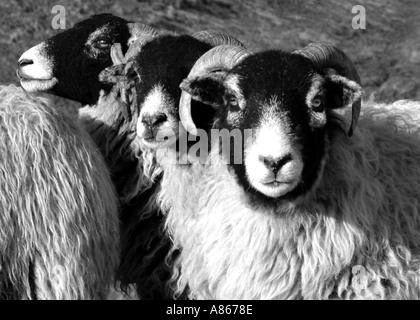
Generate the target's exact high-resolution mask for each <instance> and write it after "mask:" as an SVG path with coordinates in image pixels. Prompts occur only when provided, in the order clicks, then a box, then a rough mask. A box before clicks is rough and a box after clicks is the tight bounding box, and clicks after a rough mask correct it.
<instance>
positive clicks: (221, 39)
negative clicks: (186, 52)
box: [192, 30, 245, 48]
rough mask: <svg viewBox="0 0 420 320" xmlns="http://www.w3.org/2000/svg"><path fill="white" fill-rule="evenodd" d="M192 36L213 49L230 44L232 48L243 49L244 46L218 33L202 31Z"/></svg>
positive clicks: (234, 39) (232, 38)
mask: <svg viewBox="0 0 420 320" xmlns="http://www.w3.org/2000/svg"><path fill="white" fill-rule="evenodd" d="M192 36H193V37H194V38H196V39H198V40H201V41H204V42H206V43H208V44H209V45H211V46H213V47H216V46H221V45H229V44H230V45H233V46H237V47H242V48H245V46H244V44H243V43H242V42H240V41H239V40H238V39H236V38H234V37H231V36H229V35H227V34H226V33H223V32H219V31H213V30H203V31H198V32H195V33H193V34H192Z"/></svg>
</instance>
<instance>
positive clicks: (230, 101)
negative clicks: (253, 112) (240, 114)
mask: <svg viewBox="0 0 420 320" xmlns="http://www.w3.org/2000/svg"><path fill="white" fill-rule="evenodd" d="M225 103H226V104H227V105H229V107H230V108H231V109H232V110H234V111H238V110H239V102H238V99H237V98H236V97H235V96H234V95H228V96H226V98H225Z"/></svg>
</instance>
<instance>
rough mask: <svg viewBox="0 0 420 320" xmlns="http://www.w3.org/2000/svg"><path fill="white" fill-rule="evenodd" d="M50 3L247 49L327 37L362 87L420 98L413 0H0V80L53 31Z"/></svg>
mask: <svg viewBox="0 0 420 320" xmlns="http://www.w3.org/2000/svg"><path fill="white" fill-rule="evenodd" d="M57 4H60V5H63V6H64V7H65V8H66V18H67V20H66V21H67V27H71V26H73V25H74V23H76V22H78V21H80V20H82V19H84V18H86V17H88V16H89V15H92V14H95V13H103V12H110V13H114V14H116V15H119V16H122V17H124V18H127V19H131V20H135V21H141V22H143V23H146V24H150V25H152V26H154V27H156V28H161V29H167V30H172V31H176V32H194V31H197V30H202V29H215V30H225V31H227V32H228V33H230V34H232V35H234V36H236V37H237V38H239V39H240V40H241V41H242V42H244V43H245V44H246V45H247V46H248V47H249V48H250V49H251V50H261V49H267V48H280V49H284V50H294V49H296V48H301V47H303V46H305V45H307V44H308V43H310V42H316V41H327V42H331V43H333V44H335V45H337V46H338V47H340V48H341V49H343V50H344V51H345V52H346V53H348V54H349V55H350V57H351V58H352V59H353V60H354V61H355V62H356V64H357V66H358V68H359V70H360V73H361V76H362V81H363V85H364V88H365V89H366V91H367V92H368V93H370V92H375V93H376V99H377V100H381V101H385V102H386V101H390V100H396V99H417V100H420V2H419V1H418V0H366V1H354V0H353V1H347V0H346V1H340V2H339V1H335V0H323V1H321V0H306V1H300V0H283V1H274V0H262V1H260V0H258V1H257V0H240V1H239V0H174V1H169V0H137V1H136V0H119V1H115V0H95V1H91V2H87V1H84V0H83V1H82V0H76V1H63V0H60V1H57V0H36V1H24V0H2V1H1V2H0V83H17V79H16V76H15V68H16V62H17V59H18V58H19V56H20V55H21V54H22V53H23V52H24V51H25V50H26V49H28V48H30V47H31V46H33V45H35V44H37V43H39V42H41V41H43V40H44V39H46V38H48V37H49V36H51V35H53V34H55V33H57V32H59V30H54V29H53V28H52V27H51V20H52V18H53V17H54V14H52V13H51V8H52V7H53V6H55V5H57ZM358 4H360V5H363V6H364V7H365V9H366V29H365V30H361V29H359V30H354V29H353V28H352V19H353V17H354V14H352V7H353V6H355V5H358ZM64 103H68V102H64Z"/></svg>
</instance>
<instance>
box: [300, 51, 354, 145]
mask: <svg viewBox="0 0 420 320" xmlns="http://www.w3.org/2000/svg"><path fill="white" fill-rule="evenodd" d="M293 53H295V54H300V55H302V56H304V57H306V58H308V59H310V60H311V61H313V62H314V63H315V64H316V65H317V66H318V67H319V68H321V69H325V68H332V69H335V70H336V71H337V72H338V73H339V74H340V75H342V76H344V77H346V78H349V79H350V80H353V81H355V82H357V83H358V84H361V81H360V76H359V73H358V72H357V69H356V66H355V65H354V63H353V61H351V59H350V58H349V57H348V56H347V55H346V54H345V53H344V52H343V51H342V50H340V49H338V48H337V47H335V46H333V45H330V44H324V43H311V44H309V45H308V46H307V47H305V48H304V49H301V50H296V51H294V52H293ZM360 109H361V100H360V99H359V100H357V101H355V102H354V103H353V105H352V119H351V125H350V128H349V131H348V133H347V135H348V136H349V137H351V136H352V135H353V132H354V130H355V129H356V126H357V122H358V120H359V115H360Z"/></svg>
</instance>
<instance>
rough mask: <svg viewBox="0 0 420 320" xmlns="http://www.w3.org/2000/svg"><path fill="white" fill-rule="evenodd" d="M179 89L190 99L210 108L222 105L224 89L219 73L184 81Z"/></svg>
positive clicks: (221, 76)
mask: <svg viewBox="0 0 420 320" xmlns="http://www.w3.org/2000/svg"><path fill="white" fill-rule="evenodd" d="M180 88H181V89H182V90H183V91H185V92H188V93H189V94H190V95H191V96H192V99H194V100H197V101H200V102H202V103H204V104H208V105H210V106H212V107H219V106H221V105H223V96H224V94H225V90H226V89H225V86H224V83H223V75H222V74H220V73H215V74H207V75H204V76H199V77H196V78H192V79H188V78H187V79H184V81H182V83H181V85H180Z"/></svg>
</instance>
